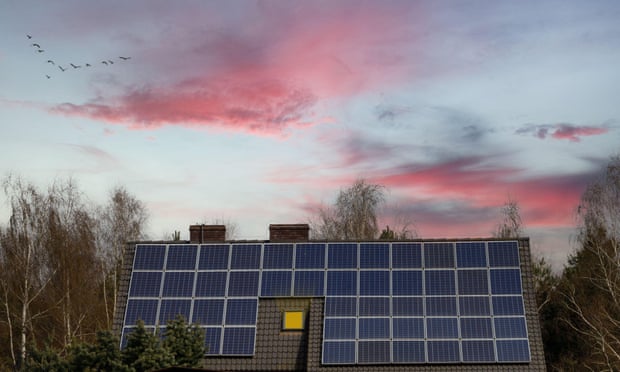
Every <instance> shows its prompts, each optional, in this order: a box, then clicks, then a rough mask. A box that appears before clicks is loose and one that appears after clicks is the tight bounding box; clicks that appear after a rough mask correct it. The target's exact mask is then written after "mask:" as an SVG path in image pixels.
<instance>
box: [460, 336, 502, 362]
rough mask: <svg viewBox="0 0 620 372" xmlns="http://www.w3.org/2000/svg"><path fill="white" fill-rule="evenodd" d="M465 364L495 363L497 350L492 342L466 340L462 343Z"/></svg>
mask: <svg viewBox="0 0 620 372" xmlns="http://www.w3.org/2000/svg"><path fill="white" fill-rule="evenodd" d="M461 348H462V350H463V362H467V363H487V362H494V361H495V349H494V348H493V341H491V340H464V341H463V342H461Z"/></svg>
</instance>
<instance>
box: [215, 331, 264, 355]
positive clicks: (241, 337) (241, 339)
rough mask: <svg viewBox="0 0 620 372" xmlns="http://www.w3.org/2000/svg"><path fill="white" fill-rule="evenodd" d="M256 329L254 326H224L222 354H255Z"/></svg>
mask: <svg viewBox="0 0 620 372" xmlns="http://www.w3.org/2000/svg"><path fill="white" fill-rule="evenodd" d="M255 337H256V329H255V328H253V327H233V328H224V341H223V345H222V354H224V355H253V354H254V338H255Z"/></svg>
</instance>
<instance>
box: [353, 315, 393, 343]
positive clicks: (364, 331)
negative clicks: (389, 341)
mask: <svg viewBox="0 0 620 372" xmlns="http://www.w3.org/2000/svg"><path fill="white" fill-rule="evenodd" d="M359 338H361V339H369V338H390V318H359Z"/></svg>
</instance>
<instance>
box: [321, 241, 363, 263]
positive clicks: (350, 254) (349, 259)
mask: <svg viewBox="0 0 620 372" xmlns="http://www.w3.org/2000/svg"><path fill="white" fill-rule="evenodd" d="M328 252H329V254H328V256H327V267H328V268H330V269H355V268H357V244H351V243H349V244H329V245H328Z"/></svg>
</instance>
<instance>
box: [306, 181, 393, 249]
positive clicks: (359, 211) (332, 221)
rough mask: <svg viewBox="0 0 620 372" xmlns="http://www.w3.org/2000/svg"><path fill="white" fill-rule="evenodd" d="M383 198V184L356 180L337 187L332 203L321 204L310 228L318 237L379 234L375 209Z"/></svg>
mask: <svg viewBox="0 0 620 372" xmlns="http://www.w3.org/2000/svg"><path fill="white" fill-rule="evenodd" d="M384 202H385V187H384V186H382V185H377V184H372V183H368V182H366V181H365V180H363V179H361V180H357V181H355V183H353V185H351V186H350V187H349V188H346V189H343V190H340V192H339V193H338V197H337V198H336V202H335V203H334V205H333V206H329V207H322V208H320V209H319V211H318V215H317V216H316V221H314V222H312V223H311V224H312V225H313V226H312V231H313V234H314V237H315V238H317V239H329V240H371V239H375V238H377V236H378V234H379V225H378V217H377V216H378V212H379V207H381V205H382V204H383V203H384Z"/></svg>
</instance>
